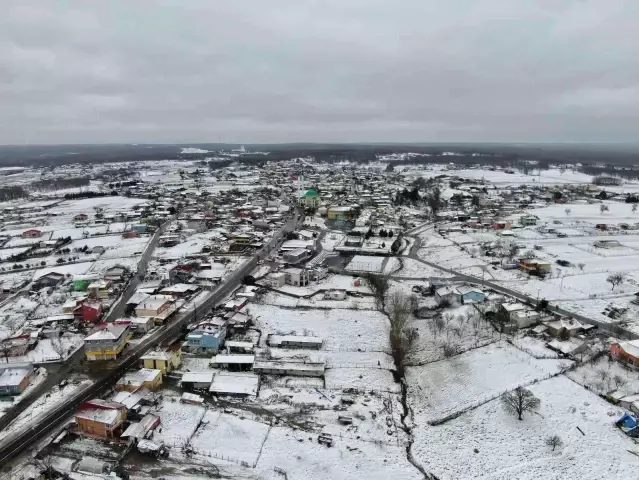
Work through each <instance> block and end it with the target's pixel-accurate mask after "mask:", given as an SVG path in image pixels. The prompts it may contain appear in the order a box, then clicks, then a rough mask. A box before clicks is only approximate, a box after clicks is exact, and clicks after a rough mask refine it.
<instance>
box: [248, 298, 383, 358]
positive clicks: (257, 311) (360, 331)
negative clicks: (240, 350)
mask: <svg viewBox="0 0 639 480" xmlns="http://www.w3.org/2000/svg"><path fill="white" fill-rule="evenodd" d="M251 313H252V314H253V315H254V316H255V317H256V318H257V319H256V322H255V323H256V324H257V325H258V327H259V328H261V329H262V339H263V341H265V340H266V334H267V333H279V334H292V332H295V334H297V335H313V336H317V337H320V338H321V339H322V340H323V341H324V345H323V349H325V350H344V351H357V350H358V349H361V350H363V351H366V350H372V351H379V350H381V349H383V348H385V346H386V345H387V343H388V342H387V328H388V327H387V322H388V321H387V319H386V317H385V316H384V315H382V314H381V313H379V312H375V311H359V310H338V309H334V310H319V309H298V310H291V309H284V308H278V307H276V306H272V305H260V304H252V305H251Z"/></svg>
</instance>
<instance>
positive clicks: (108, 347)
mask: <svg viewBox="0 0 639 480" xmlns="http://www.w3.org/2000/svg"><path fill="white" fill-rule="evenodd" d="M129 337H130V332H129V326H128V325H121V324H117V325H116V324H113V323H102V324H99V325H97V326H96V328H94V329H93V331H92V332H91V333H90V334H89V335H88V336H87V337H86V338H85V339H84V354H85V356H86V358H87V360H115V359H116V358H118V355H120V354H121V353H122V350H124V347H125V346H126V344H127V342H128V341H129Z"/></svg>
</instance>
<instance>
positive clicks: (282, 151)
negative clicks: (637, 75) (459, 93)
mask: <svg viewBox="0 0 639 480" xmlns="http://www.w3.org/2000/svg"><path fill="white" fill-rule="evenodd" d="M238 146H239V145H231V144H189V145H53V146H46V145H43V146H0V166H2V167H10V166H22V167H26V166H44V167H46V166H60V165H64V164H72V163H73V164H92V163H110V162H114V163H115V162H129V161H153V160H156V161H157V160H176V161H180V160H200V161H202V160H205V159H207V158H210V157H213V156H215V157H217V158H219V156H220V155H221V156H222V157H223V156H224V153H218V152H230V151H231V150H233V149H235V148H237V147H238ZM184 147H192V148H196V149H201V150H203V151H207V153H187V154H184V153H181V151H182V149H183V148H184ZM246 147H247V150H248V151H249V152H251V151H253V152H269V153H267V154H251V153H247V154H245V155H242V156H241V157H231V156H229V157H227V158H228V159H227V160H216V161H214V162H209V163H210V165H209V167H211V168H220V167H223V166H225V165H228V163H230V162H232V161H236V160H239V161H241V162H243V163H247V164H251V165H260V164H262V163H263V162H266V161H279V160H290V159H294V158H300V157H314V158H315V159H316V160H317V161H321V162H339V161H343V160H349V161H354V162H360V163H367V162H371V161H375V160H376V159H377V155H384V154H391V153H408V152H412V153H417V154H421V155H420V156H416V157H413V158H410V159H407V160H401V161H398V162H396V164H397V165H401V164H429V163H434V164H446V163H451V162H454V163H456V164H459V165H474V164H482V165H494V166H509V167H512V168H520V169H529V168H534V169H536V168H542V169H543V168H547V165H550V164H554V165H556V164H560V165H561V164H575V163H581V164H582V165H584V167H583V169H582V171H584V172H586V173H590V172H588V171H587V170H586V169H588V168H592V169H597V174H601V173H602V170H601V168H599V167H601V166H604V165H605V166H606V168H607V169H608V168H610V169H611V170H610V172H606V173H610V174H614V175H619V176H624V177H628V176H632V178H636V177H634V175H636V173H635V170H634V168H633V166H634V165H639V146H637V145H565V144H560V145H557V144H547V145H545V144H518V145H515V144H491V143H478V144H470V143H457V144H455V143H451V144H310V143H296V144H279V145H263V144H255V145H247V146H246ZM444 152H456V153H458V154H460V155H456V156H449V155H444ZM529 162H533V163H534V164H535V165H534V166H532V167H531V166H530V165H529ZM613 167H617V168H613ZM619 167H622V168H626V169H629V170H619Z"/></svg>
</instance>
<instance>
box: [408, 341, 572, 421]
mask: <svg viewBox="0 0 639 480" xmlns="http://www.w3.org/2000/svg"><path fill="white" fill-rule="evenodd" d="M565 365H570V362H569V361H557V360H537V359H535V358H533V357H531V356H530V355H528V354H526V353H524V352H521V351H520V350H517V349H516V348H514V347H513V346H511V345H508V344H507V343H505V342H501V343H499V344H492V345H488V346H486V347H482V348H478V349H475V350H471V351H470V352H467V353H463V354H461V355H458V356H455V357H451V358H449V359H445V360H440V361H438V362H434V363H430V364H427V365H424V366H420V367H409V368H408V369H407V372H406V375H407V381H408V385H409V401H410V403H411V405H412V407H413V411H414V412H415V419H416V422H420V423H425V422H429V421H434V420H440V419H442V418H444V417H447V416H448V415H451V414H455V413H458V412H461V411H463V410H464V409H466V408H469V407H472V406H475V405H477V404H479V403H481V402H485V401H488V400H490V399H491V398H493V397H495V396H497V395H501V394H502V393H503V392H504V391H507V390H511V389H513V388H515V387H517V386H519V385H525V384H529V383H531V382H533V381H534V380H540V379H543V378H546V377H548V376H549V375H552V374H555V373H557V372H558V371H559V370H560V369H561V367H562V366H565Z"/></svg>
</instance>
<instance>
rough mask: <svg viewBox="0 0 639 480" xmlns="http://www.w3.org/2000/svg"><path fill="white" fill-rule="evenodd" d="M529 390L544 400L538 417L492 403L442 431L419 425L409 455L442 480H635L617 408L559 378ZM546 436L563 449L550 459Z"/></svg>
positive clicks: (635, 464)
mask: <svg viewBox="0 0 639 480" xmlns="http://www.w3.org/2000/svg"><path fill="white" fill-rule="evenodd" d="M530 390H531V391H532V392H533V394H534V395H535V396H537V398H539V399H540V401H541V406H540V409H539V415H524V419H523V421H519V420H517V418H516V417H514V416H513V415H511V414H509V413H507V412H506V411H505V410H504V408H503V406H502V404H501V401H500V400H499V399H497V400H493V401H491V402H489V403H487V404H485V405H482V406H481V407H479V408H477V409H476V410H471V411H469V412H467V413H465V414H463V415H461V416H460V417H458V418H455V419H453V420H450V421H449V422H447V423H445V424H443V425H439V426H436V427H431V426H427V425H424V424H422V423H421V422H420V424H419V425H418V426H417V427H416V428H415V429H414V433H415V443H414V444H413V454H414V455H415V457H416V458H418V459H420V460H421V461H422V463H423V465H424V467H425V469H426V470H427V471H430V472H432V473H433V474H434V475H436V476H437V478H439V479H440V480H457V479H462V478H464V479H466V478H468V479H471V478H472V479H486V480H488V479H490V480H502V479H503V480H508V479H512V478H517V479H520V480H538V479H544V480H601V479H613V478H615V479H631V478H637V469H638V468H639V458H638V457H636V456H635V455H633V454H632V453H630V451H632V450H635V449H636V446H635V444H634V443H633V442H632V440H631V439H630V438H628V437H626V436H625V435H624V434H623V433H622V432H621V431H620V430H618V429H617V428H616V427H615V425H614V421H615V420H616V419H617V418H619V416H621V413H622V412H621V410H620V409H618V408H615V407H613V406H611V405H609V404H608V403H606V402H605V401H604V400H602V399H600V398H599V397H597V396H596V395H595V394H593V393H591V392H589V391H587V390H585V389H584V388H582V387H581V386H579V385H577V384H576V383H574V382H572V381H570V380H569V379H567V378H566V377H564V376H558V377H555V378H552V379H549V380H545V381H542V382H539V383H537V384H535V385H533V386H531V387H530ZM416 418H417V419H419V417H416ZM577 427H578V428H579V429H581V430H582V431H583V432H584V434H583V435H582V434H581V433H580V432H579V430H578V429H577ZM551 435H559V437H560V438H561V439H562V441H563V444H564V445H563V447H558V448H557V449H556V450H555V451H554V452H553V451H552V447H549V446H547V445H546V444H545V439H546V438H548V437H549V436H551ZM451 452H455V454H454V455H451ZM460 458H463V459H464V461H460V460H459V459H460Z"/></svg>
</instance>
